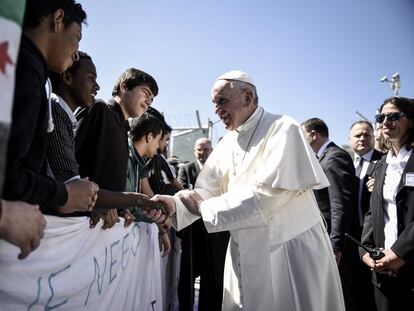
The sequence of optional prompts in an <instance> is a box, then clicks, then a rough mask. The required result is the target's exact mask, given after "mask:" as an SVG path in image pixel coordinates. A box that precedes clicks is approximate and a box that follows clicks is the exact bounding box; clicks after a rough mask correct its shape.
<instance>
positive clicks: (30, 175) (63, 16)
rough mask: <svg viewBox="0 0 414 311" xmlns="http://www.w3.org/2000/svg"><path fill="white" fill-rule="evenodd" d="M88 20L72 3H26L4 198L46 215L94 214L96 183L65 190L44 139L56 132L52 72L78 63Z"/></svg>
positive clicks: (47, 0) (31, 0)
mask: <svg viewBox="0 0 414 311" xmlns="http://www.w3.org/2000/svg"><path fill="white" fill-rule="evenodd" d="M85 20H86V13H85V12H84V11H83V9H82V6H81V5H80V4H78V3H76V2H75V1H74V0H54V1H51V0H37V1H35V0H28V1H26V11H25V18H24V23H23V36H22V41H21V47H20V52H19V56H18V61H17V68H16V85H15V97H14V104H13V112H12V126H11V133H10V138H9V143H8V154H7V168H6V176H5V185H4V192H3V197H4V198H5V199H8V200H22V201H25V202H28V203H31V204H39V205H40V208H41V210H42V211H43V212H46V213H55V212H59V213H70V212H73V211H77V210H82V211H86V210H91V209H92V207H93V206H94V204H95V202H96V198H97V191H98V187H97V185H96V184H95V183H93V182H90V181H88V180H81V179H78V180H74V181H71V182H68V183H66V184H64V183H62V182H57V181H55V180H54V179H53V178H50V177H48V176H46V168H47V165H46V149H47V138H46V135H47V131H48V130H49V131H51V130H53V122H52V120H51V119H50V118H49V119H48V115H49V112H50V109H49V105H48V99H47V95H46V89H45V83H46V80H47V76H48V69H50V70H53V71H55V72H63V71H65V70H66V69H67V68H68V67H69V66H70V65H71V64H72V63H73V61H74V60H75V59H76V58H77V49H78V46H79V41H80V39H81V37H82V26H81V25H82V23H84V22H85Z"/></svg>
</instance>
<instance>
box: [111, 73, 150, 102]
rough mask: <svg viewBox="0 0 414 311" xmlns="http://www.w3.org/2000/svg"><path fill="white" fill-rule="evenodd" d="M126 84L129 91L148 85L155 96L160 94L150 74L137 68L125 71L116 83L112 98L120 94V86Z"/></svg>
mask: <svg viewBox="0 0 414 311" xmlns="http://www.w3.org/2000/svg"><path fill="white" fill-rule="evenodd" d="M122 82H124V83H125V85H126V88H127V90H128V91H130V90H132V89H133V88H134V87H136V86H139V85H147V86H148V87H149V88H150V89H151V92H152V94H153V95H154V96H157V94H158V85H157V82H156V81H155V79H154V78H153V77H152V76H151V75H149V74H148V73H146V72H144V71H141V70H139V69H135V68H129V69H127V70H125V71H124V72H123V73H122V74H121V75H120V76H119V78H118V80H117V81H116V82H115V85H114V87H113V89H112V96H116V95H119V94H120V84H121V83H122Z"/></svg>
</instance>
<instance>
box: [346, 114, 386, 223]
mask: <svg viewBox="0 0 414 311" xmlns="http://www.w3.org/2000/svg"><path fill="white" fill-rule="evenodd" d="M349 145H350V146H351V148H352V150H353V151H354V166H355V174H356V175H355V176H356V177H357V178H358V185H357V187H358V190H359V191H358V216H359V224H360V226H361V229H362V226H363V225H364V215H365V214H366V212H367V211H368V209H369V200H370V198H371V192H369V191H368V188H367V185H366V183H367V181H368V179H369V178H370V177H371V176H372V174H373V172H374V170H375V168H376V165H377V162H378V160H380V159H381V158H382V157H383V155H384V154H383V153H381V152H379V151H378V150H375V149H374V128H373V127H372V124H371V123H369V122H367V121H364V120H362V121H357V122H355V123H354V124H352V126H351V128H350V133H349Z"/></svg>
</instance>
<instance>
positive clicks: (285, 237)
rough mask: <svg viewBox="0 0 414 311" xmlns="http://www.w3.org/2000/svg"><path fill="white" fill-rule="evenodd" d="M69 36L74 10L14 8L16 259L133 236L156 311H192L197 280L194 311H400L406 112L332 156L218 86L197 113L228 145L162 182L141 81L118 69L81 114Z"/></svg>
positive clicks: (409, 204) (243, 83)
mask: <svg viewBox="0 0 414 311" xmlns="http://www.w3.org/2000/svg"><path fill="white" fill-rule="evenodd" d="M85 22H86V12H85V11H84V10H83V8H82V6H81V5H80V4H79V3H77V2H75V1H74V0H27V1H26V8H25V15H24V22H23V34H22V39H21V44H20V49H19V54H18V60H17V66H16V82H15V91H14V101H13V108H12V123H11V130H10V135H9V139H8V143H7V146H8V147H7V164H6V168H5V172H1V173H2V174H3V173H4V176H5V178H4V187H3V189H2V192H1V196H2V199H1V205H0V238H1V239H2V240H5V241H6V242H8V243H10V244H12V245H15V246H17V247H18V248H20V254H19V255H18V259H20V260H24V259H25V258H27V257H28V256H29V255H30V253H31V252H33V251H35V250H36V249H37V248H38V247H39V245H40V244H41V243H42V238H43V237H44V234H45V228H47V226H48V223H47V219H48V218H47V217H49V216H53V217H71V219H81V218H84V217H87V218H88V219H89V220H90V225H89V226H90V230H105V232H108V234H109V235H110V232H111V230H112V228H114V226H116V225H117V223H120V222H121V223H122V224H123V226H124V227H125V228H128V227H131V226H133V224H136V223H146V224H148V226H150V227H151V228H154V229H155V228H156V231H157V232H158V237H155V238H154V239H155V240H154V243H155V244H154V245H156V246H157V250H158V247H159V251H160V252H161V254H162V256H163V257H162V258H161V260H159V263H157V265H158V266H159V267H161V270H162V273H161V279H160V284H161V286H162V293H163V295H162V297H163V301H162V305H160V306H159V308H160V310H176V309H179V310H193V308H194V304H195V294H194V283H195V279H196V278H197V277H199V278H200V292H199V301H198V309H199V310H213V311H214V310H264V311H266V310H317V311H324V310H325V311H334V310H347V311H353V310H364V311H369V310H378V311H391V310H411V309H412V302H414V278H413V275H414V243H413V241H414V195H413V189H414V155H412V149H413V147H414V129H413V128H414V100H413V99H410V98H405V97H391V98H388V99H386V100H385V101H384V102H383V103H382V105H381V106H380V107H379V113H378V114H377V115H376V116H375V121H376V122H375V124H374V125H373V124H371V123H370V122H368V121H365V120H361V121H357V122H355V123H353V124H352V125H351V126H350V131H349V145H350V147H351V148H352V152H348V151H346V150H344V149H343V148H341V147H339V146H337V145H336V144H335V143H334V142H333V141H331V140H330V138H329V128H328V126H327V124H326V122H325V121H324V120H322V119H320V118H317V117H315V118H310V119H308V120H306V121H304V122H302V123H298V122H297V121H296V120H294V119H292V118H290V117H288V116H284V115H275V114H272V113H269V112H267V111H265V110H264V109H263V108H262V107H261V106H260V105H259V97H258V93H257V89H256V84H255V82H254V80H253V78H252V77H251V76H249V75H248V74H246V73H244V72H242V71H238V70H235V71H230V72H226V73H224V74H222V75H221V76H219V77H218V78H217V79H216V81H214V84H213V87H212V90H211V99H212V102H213V104H214V109H215V113H216V114H217V116H218V117H219V118H220V119H221V120H222V122H223V123H224V126H225V127H226V129H227V130H228V132H227V133H226V135H225V136H224V137H223V138H222V139H221V140H220V142H219V143H218V144H217V146H215V148H214V150H213V147H212V142H211V141H210V140H209V139H207V138H200V139H198V140H197V141H196V142H195V145H194V156H195V159H196V161H195V162H191V163H179V161H178V163H177V161H176V160H175V162H176V163H174V164H175V167H174V166H172V165H171V164H170V163H169V161H168V154H167V153H168V152H167V150H168V148H167V145H168V140H169V137H170V135H171V132H172V128H171V127H170V126H169V125H168V124H167V122H166V120H165V118H164V116H163V115H162V113H160V112H159V111H157V110H156V109H155V108H153V107H152V104H153V101H154V98H155V97H156V96H157V94H158V92H159V87H158V84H157V82H156V80H155V79H154V77H152V76H151V75H150V74H148V73H146V72H143V71H142V70H139V69H136V68H129V69H127V70H125V71H124V72H123V73H122V74H121V75H120V76H119V78H118V79H117V80H116V82H115V83H114V87H113V90H112V98H111V99H109V100H108V101H106V102H104V101H102V100H98V99H96V98H95V97H96V95H97V92H98V91H99V89H100V86H99V84H98V80H97V77H98V69H97V68H96V67H95V65H94V63H93V59H92V57H91V56H90V55H88V54H87V53H86V52H81V51H78V48H79V41H80V40H81V37H82V24H84V23H85ZM47 83H48V87H47V88H46V84H47ZM46 215H49V216H46ZM148 228H149V227H148ZM128 234H129V233H128ZM128 234H127V235H128ZM131 234H135V233H134V232H133V231H131ZM149 236H151V235H149ZM347 236H349V238H347ZM151 238H152V237H151ZM355 240H356V241H355ZM358 242H360V244H359V245H358ZM0 246H1V244H0ZM111 247H112V246H111ZM122 247H123V246H122ZM70 251H71V250H70V249H68V252H70ZM111 251H112V248H111ZM375 251H376V254H375V255H374V253H375ZM123 254H124V253H122V255H123ZM45 260H47V259H45ZM16 262H18V260H16ZM114 262H116V261H114ZM114 262H111V266H110V267H111V268H112V264H113V263H114ZM105 267H106V263H105ZM142 269H145V267H142ZM0 273H2V272H1V271H0ZM135 279H136V282H145V280H143V279H140V278H139V275H137V276H136V277H135ZM111 281H112V279H111ZM39 282H40V281H39ZM98 283H99V280H98ZM49 285H50V284H49ZM143 286H145V284H143ZM13 290H14V289H13V288H10V291H11V292H12V291H13ZM52 292H53V291H52ZM99 293H100V292H99ZM7 295H8V292H3V293H0V296H1V297H5V296H7ZM88 295H89V294H88ZM88 297H89V296H88ZM131 299H133V298H131ZM48 303H50V301H48V302H47V304H48ZM1 306H2V301H1V300H0V308H1ZM30 306H31V305H30ZM49 307H50V306H49ZM80 307H81V306H79V308H80ZM152 307H154V306H152ZM1 309H2V308H1ZM28 309H30V308H28ZM108 310H109V307H108ZM143 310H147V307H145V309H143ZM148 310H151V309H148Z"/></svg>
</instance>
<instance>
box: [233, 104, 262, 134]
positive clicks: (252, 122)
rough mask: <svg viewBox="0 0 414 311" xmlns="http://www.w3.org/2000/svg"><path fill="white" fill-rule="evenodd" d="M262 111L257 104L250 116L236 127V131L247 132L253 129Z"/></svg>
mask: <svg viewBox="0 0 414 311" xmlns="http://www.w3.org/2000/svg"><path fill="white" fill-rule="evenodd" d="M262 112H263V108H262V107H260V106H257V108H256V110H255V111H254V112H253V114H252V115H251V116H250V118H248V119H247V121H246V122H244V123H243V124H242V125H240V126H239V127H238V128H237V129H236V132H237V133H239V134H240V133H243V132H248V131H249V130H251V129H253V128H254V127H255V126H256V125H257V122H259V121H260V117H261V115H262Z"/></svg>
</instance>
